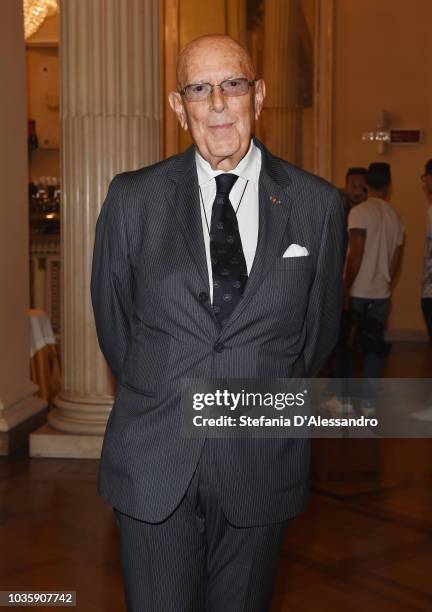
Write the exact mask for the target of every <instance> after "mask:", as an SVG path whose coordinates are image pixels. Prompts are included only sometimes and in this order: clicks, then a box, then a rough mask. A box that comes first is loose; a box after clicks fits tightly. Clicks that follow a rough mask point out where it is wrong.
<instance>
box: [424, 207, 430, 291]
mask: <svg viewBox="0 0 432 612" xmlns="http://www.w3.org/2000/svg"><path fill="white" fill-rule="evenodd" d="M423 262H424V263H423V279H422V297H424V298H432V204H430V205H429V207H428V210H427V225H426V238H425V247H424V258H423Z"/></svg>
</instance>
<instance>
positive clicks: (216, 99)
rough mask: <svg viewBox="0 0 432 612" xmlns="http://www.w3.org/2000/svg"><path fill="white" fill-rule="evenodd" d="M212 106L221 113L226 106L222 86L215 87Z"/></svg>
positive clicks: (212, 94)
mask: <svg viewBox="0 0 432 612" xmlns="http://www.w3.org/2000/svg"><path fill="white" fill-rule="evenodd" d="M210 101H211V107H212V109H213V110H214V111H216V112H217V113H221V112H222V111H223V110H224V108H225V96H224V95H223V93H222V90H221V88H220V87H213V91H212V93H211V94H210Z"/></svg>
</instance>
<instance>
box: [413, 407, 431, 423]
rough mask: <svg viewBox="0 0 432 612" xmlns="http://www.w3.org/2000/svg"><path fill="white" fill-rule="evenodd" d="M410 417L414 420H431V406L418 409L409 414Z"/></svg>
mask: <svg viewBox="0 0 432 612" xmlns="http://www.w3.org/2000/svg"><path fill="white" fill-rule="evenodd" d="M411 418H412V419H414V420H415V421H432V406H431V407H430V408H425V409H424V410H418V411H417V412H413V413H412V414H411Z"/></svg>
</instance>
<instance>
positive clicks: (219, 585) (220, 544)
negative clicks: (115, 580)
mask: <svg viewBox="0 0 432 612" xmlns="http://www.w3.org/2000/svg"><path fill="white" fill-rule="evenodd" d="M211 443H212V441H211V440H210V439H207V440H206V442H205V444H204V448H203V451H202V454H201V457H200V460H199V462H198V465H197V468H196V470H195V473H194V475H193V478H192V480H191V482H190V484H189V486H188V489H187V491H186V493H185V496H184V497H183V499H182V501H181V503H180V504H179V506H177V508H176V509H175V511H174V512H173V513H172V514H171V515H170V516H169V517H168V518H167V519H165V520H164V521H162V522H161V523H147V522H145V521H140V520H138V519H135V518H133V517H131V516H128V515H126V514H124V513H122V512H120V511H119V510H117V509H116V508H114V513H115V517H116V521H117V524H118V526H119V529H120V555H121V567H122V575H123V584H124V592H125V599H126V607H127V610H128V612H266V611H268V610H270V606H271V599H272V591H273V583H274V577H275V570H276V564H277V556H278V551H279V549H280V546H281V543H282V539H283V536H284V533H285V531H286V528H287V526H288V523H289V520H287V521H284V522H281V523H272V524H268V525H261V526H254V527H236V526H234V525H231V524H230V523H229V522H228V521H227V519H226V518H225V515H224V513H223V510H222V508H221V506H220V503H219V501H218V496H217V491H215V488H214V486H213V483H214V480H213V478H212V458H211V453H210V449H209V446H210V445H211Z"/></svg>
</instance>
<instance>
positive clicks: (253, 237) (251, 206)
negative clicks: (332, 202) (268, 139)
mask: <svg viewBox="0 0 432 612" xmlns="http://www.w3.org/2000/svg"><path fill="white" fill-rule="evenodd" d="M195 159H196V166H197V172H198V184H199V186H200V190H201V193H200V195H199V199H200V208H201V220H202V228H203V233H204V244H205V250H206V258H207V269H208V274H209V285H210V300H211V301H212V302H213V273H212V265H211V258H210V233H209V229H210V227H211V212H212V207H213V201H214V199H215V197H216V181H215V177H216V176H217V175H218V174H223V171H222V170H212V168H211V166H210V164H209V163H208V162H207V161H206V160H205V159H204V158H203V157H202V156H201V155H200V154H199V153H198V150H197V151H196V153H195ZM260 171H261V151H260V150H259V148H258V147H257V146H255V144H254V142H253V140H251V144H250V147H249V150H248V152H247V153H246V155H245V156H244V157H243V158H242V159H241V160H240V161H239V163H238V164H237V166H236V167H235V168H233V169H232V170H230V171H229V173H230V174H236V175H237V176H238V177H239V178H238V179H237V180H236V182H235V183H234V185H233V187H232V189H231V191H230V194H229V199H230V202H231V204H232V206H233V208H234V210H235V211H236V214H237V222H238V226H239V232H240V238H241V241H242V246H243V253H244V256H245V260H246V268H247V272H248V275H249V274H250V271H251V268H252V263H253V260H254V257H255V251H256V247H257V242H258V223H259V200H258V180H259V175H260ZM246 183H247V186H246ZM245 187H246V189H245ZM243 190H245V191H244V194H243V197H242V193H243ZM240 198H241V202H240ZM239 203H240V207H239Z"/></svg>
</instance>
